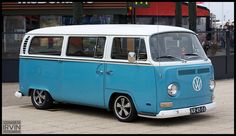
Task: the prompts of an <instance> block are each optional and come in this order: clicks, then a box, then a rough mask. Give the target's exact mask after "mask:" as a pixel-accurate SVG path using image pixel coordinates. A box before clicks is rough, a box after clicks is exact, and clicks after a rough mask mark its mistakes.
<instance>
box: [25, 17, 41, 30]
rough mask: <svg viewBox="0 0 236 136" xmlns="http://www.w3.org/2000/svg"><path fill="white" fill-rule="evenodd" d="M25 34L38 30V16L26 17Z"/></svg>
mask: <svg viewBox="0 0 236 136" xmlns="http://www.w3.org/2000/svg"><path fill="white" fill-rule="evenodd" d="M25 19H26V32H28V31H30V30H34V29H38V28H39V27H40V26H39V23H40V16H26V17H25Z"/></svg>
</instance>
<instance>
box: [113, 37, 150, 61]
mask: <svg viewBox="0 0 236 136" xmlns="http://www.w3.org/2000/svg"><path fill="white" fill-rule="evenodd" d="M129 52H135V54H136V57H137V58H136V59H137V60H143V61H145V60H147V52H146V47H145V42H144V39H141V38H127V37H116V38H114V39H113V44H112V52H111V58H112V59H121V60H128V53H129Z"/></svg>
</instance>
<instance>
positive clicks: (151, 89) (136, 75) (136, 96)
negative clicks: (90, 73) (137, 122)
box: [105, 63, 157, 114]
mask: <svg viewBox="0 0 236 136" xmlns="http://www.w3.org/2000/svg"><path fill="white" fill-rule="evenodd" d="M106 71H112V73H111V74H106V80H105V87H106V89H105V99H106V100H105V101H106V104H107V105H108V102H109V98H110V95H111V94H112V93H114V92H117V93H126V94H129V95H131V98H132V100H133V101H134V104H135V107H136V110H137V112H139V113H147V114H152V113H156V107H157V106H156V85H155V84H156V83H155V69H154V67H153V66H151V65H142V64H128V63H127V64H120V63H107V64H106Z"/></svg>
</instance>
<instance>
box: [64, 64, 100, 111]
mask: <svg viewBox="0 0 236 136" xmlns="http://www.w3.org/2000/svg"><path fill="white" fill-rule="evenodd" d="M61 65H62V70H61V73H62V81H61V84H62V88H61V91H60V96H61V97H60V101H65V102H70V103H75V104H76V103H77V104H85V105H90V106H96V107H104V99H103V95H104V94H103V80H104V79H103V78H104V75H103V73H102V72H103V71H104V64H103V62H102V61H90V62H89V61H80V60H74V61H71V60H68V61H66V60H64V61H62V63H61Z"/></svg>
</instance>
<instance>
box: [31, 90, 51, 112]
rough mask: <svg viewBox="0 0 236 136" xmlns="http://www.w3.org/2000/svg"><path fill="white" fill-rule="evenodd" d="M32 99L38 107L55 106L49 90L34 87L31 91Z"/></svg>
mask: <svg viewBox="0 0 236 136" xmlns="http://www.w3.org/2000/svg"><path fill="white" fill-rule="evenodd" d="M31 101H32V103H33V105H34V107H35V108H36V109H48V108H51V107H52V106H53V99H52V97H51V95H50V94H49V93H48V92H47V91H43V90H39V89H34V90H33V92H32V93H31Z"/></svg>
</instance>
